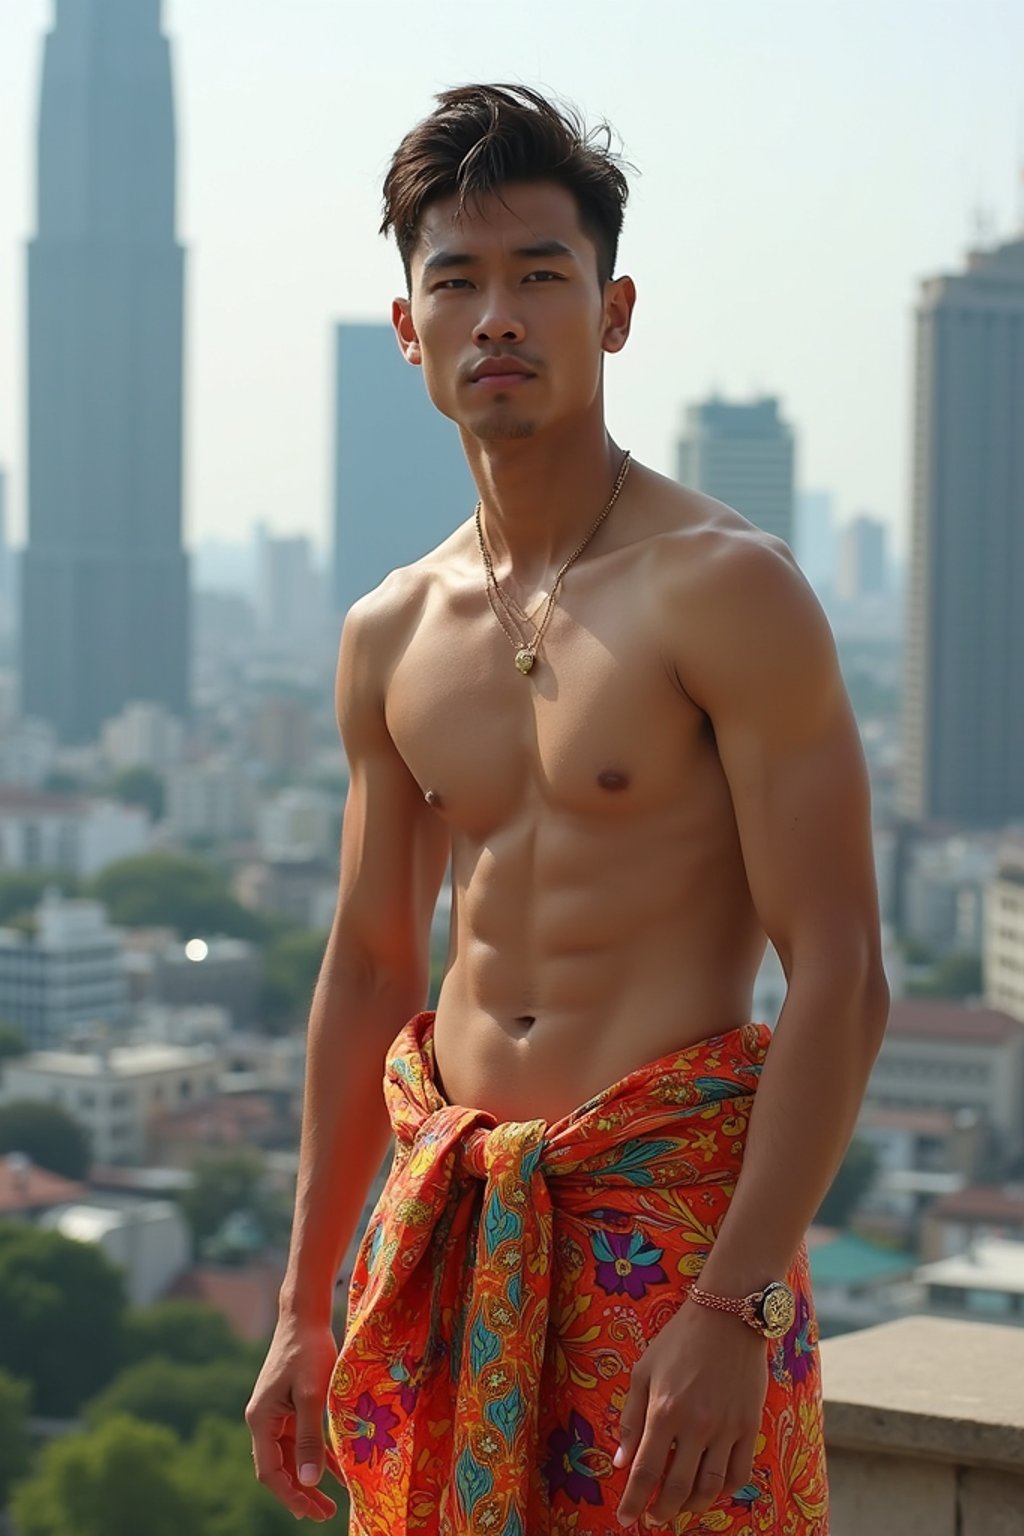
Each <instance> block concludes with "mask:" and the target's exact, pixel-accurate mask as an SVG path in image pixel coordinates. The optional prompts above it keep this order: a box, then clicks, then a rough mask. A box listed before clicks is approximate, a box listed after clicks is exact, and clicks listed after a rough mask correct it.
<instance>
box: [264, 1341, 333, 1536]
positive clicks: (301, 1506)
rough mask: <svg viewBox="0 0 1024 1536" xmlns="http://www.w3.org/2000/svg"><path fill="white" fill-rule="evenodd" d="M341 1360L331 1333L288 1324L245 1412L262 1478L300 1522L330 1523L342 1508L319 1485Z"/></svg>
mask: <svg viewBox="0 0 1024 1536" xmlns="http://www.w3.org/2000/svg"><path fill="white" fill-rule="evenodd" d="M337 1356H338V1350H337V1346H336V1344H335V1342H334V1334H333V1333H332V1332H331V1329H330V1328H325V1327H322V1326H316V1327H313V1326H310V1325H302V1324H298V1323H295V1322H290V1321H287V1320H285V1319H282V1320H281V1321H280V1322H279V1323H278V1325H277V1328H276V1330H275V1333H274V1337H273V1339H272V1340H271V1341H270V1349H269V1350H268V1352H267V1358H266V1360H265V1361H264V1363H263V1369H262V1370H261V1371H260V1374H259V1376H258V1378H257V1380H256V1385H255V1386H254V1387H253V1391H252V1396H251V1398H250V1399H249V1402H248V1404H247V1405H246V1409H245V1422H246V1423H247V1424H248V1426H249V1429H250V1431H251V1432H252V1456H253V1463H254V1470H255V1472H256V1476H257V1478H258V1479H259V1481H260V1482H261V1483H263V1484H264V1485H265V1487H267V1488H269V1489H270V1491H271V1493H273V1494H274V1495H275V1496H276V1497H277V1498H278V1499H280V1501H281V1503H282V1504H284V1505H285V1507H286V1508H287V1509H289V1510H291V1512H292V1514H293V1515H294V1516H295V1517H296V1519H300V1518H301V1517H302V1516H304V1515H305V1516H308V1517H309V1518H310V1519H311V1520H329V1519H330V1518H331V1516H332V1515H333V1514H334V1513H335V1512H336V1510H337V1508H338V1506H337V1504H335V1502H334V1500H333V1499H329V1498H328V1497H327V1495H326V1494H325V1493H321V1492H320V1489H319V1488H318V1487H317V1486H316V1485H317V1483H319V1481H320V1479H321V1477H323V1474H324V1462H325V1460H326V1461H327V1462H328V1463H329V1464H330V1467H331V1471H332V1472H333V1473H334V1474H335V1476H336V1477H338V1479H339V1481H340V1480H341V1477H340V1472H339V1469H338V1466H337V1463H336V1460H335V1457H334V1453H333V1452H332V1451H331V1449H330V1448H329V1447H328V1446H326V1445H325V1443H324V1405H325V1404H326V1402H327V1388H328V1384H329V1383H330V1379H331V1372H332V1371H333V1369H334V1363H335V1360H336V1359H337Z"/></svg>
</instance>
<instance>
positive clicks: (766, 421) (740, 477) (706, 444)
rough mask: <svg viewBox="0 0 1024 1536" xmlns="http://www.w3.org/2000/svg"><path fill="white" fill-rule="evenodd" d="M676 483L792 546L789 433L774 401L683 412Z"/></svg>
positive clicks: (710, 404)
mask: <svg viewBox="0 0 1024 1536" xmlns="http://www.w3.org/2000/svg"><path fill="white" fill-rule="evenodd" d="M676 478H677V479H678V480H679V482H680V483H681V484H682V485H688V486H691V487H692V488H693V489H694V490H697V491H703V492H704V494H705V495H707V496H713V497H714V498H715V499H716V500H717V501H724V502H725V503H726V504H727V505H728V506H730V507H733V508H735V510H736V511H737V512H739V513H741V514H742V516H743V517H745V518H747V519H748V520H749V521H750V522H752V523H755V524H756V525H757V527H758V528H763V529H764V531H765V532H766V533H773V534H775V535H776V537H777V538H780V539H784V540H785V542H786V543H787V544H788V545H789V546H790V547H791V548H792V546H793V543H794V526H793V521H794V519H793V513H794V499H795V498H794V488H793V487H794V445H793V429H792V428H791V427H790V426H789V424H788V423H787V422H785V421H784V420H783V419H782V417H781V416H780V415H779V402H778V400H777V399H774V398H766V399H761V400H755V401H753V402H751V403H750V404H732V403H730V402H728V401H726V400H721V399H719V398H718V397H717V396H713V397H712V398H711V399H708V400H704V401H701V402H700V403H699V404H697V405H691V406H688V407H687V411H686V421H685V425H684V427H683V432H682V435H681V437H680V439H679V445H678V457H677V475H676Z"/></svg>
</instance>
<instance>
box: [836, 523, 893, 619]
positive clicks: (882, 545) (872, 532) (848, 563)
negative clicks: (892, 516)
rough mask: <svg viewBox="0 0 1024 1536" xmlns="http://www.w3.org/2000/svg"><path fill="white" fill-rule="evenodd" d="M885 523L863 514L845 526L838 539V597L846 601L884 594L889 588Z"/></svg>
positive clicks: (852, 601)
mask: <svg viewBox="0 0 1024 1536" xmlns="http://www.w3.org/2000/svg"><path fill="white" fill-rule="evenodd" d="M885 532H886V530H885V524H884V523H883V522H880V521H879V519H878V518H877V517H868V516H867V515H866V514H865V513H860V514H859V515H858V516H857V517H853V518H851V519H850V521H849V522H848V523H847V524H846V526H845V527H844V529H843V531H842V534H841V536H840V541H839V582H838V588H837V592H838V596H839V597H840V598H841V599H842V601H843V602H844V603H855V602H857V601H858V600H859V599H860V598H863V597H881V596H882V594H883V593H884V592H885V590H886V540H885Z"/></svg>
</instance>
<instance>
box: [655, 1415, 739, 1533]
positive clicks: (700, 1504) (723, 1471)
mask: <svg viewBox="0 0 1024 1536" xmlns="http://www.w3.org/2000/svg"><path fill="white" fill-rule="evenodd" d="M732 1449H733V1439H732V1436H731V1435H730V1436H729V1437H728V1438H722V1437H719V1438H718V1439H717V1440H713V1441H712V1442H711V1444H710V1445H709V1446H708V1447H707V1448H706V1449H705V1450H703V1453H702V1451H701V1448H700V1446H699V1443H698V1442H697V1441H691V1442H690V1446H689V1448H687V1447H686V1446H685V1444H680V1445H679V1446H678V1447H677V1449H676V1451H675V1452H674V1454H673V1456H672V1460H671V1461H670V1462H669V1465H668V1470H667V1471H666V1473H665V1481H664V1484H663V1485H662V1488H661V1491H660V1492H659V1494H658V1497H657V1499H656V1500H655V1502H654V1505H653V1507H652V1509H651V1519H652V1520H656V1521H659V1522H661V1521H663V1522H665V1523H667V1522H668V1521H669V1520H674V1519H675V1517H676V1515H677V1514H679V1512H680V1510H682V1509H687V1510H690V1511H692V1512H693V1513H694V1514H703V1513H704V1511H705V1510H706V1509H709V1508H710V1507H711V1505H712V1504H714V1502H715V1500H716V1499H720V1498H721V1497H722V1494H723V1493H724V1492H726V1491H727V1490H728V1491H729V1492H731V1491H732V1490H733V1489H735V1488H739V1487H740V1486H741V1484H742V1483H743V1482H744V1481H745V1479H743V1478H741V1479H740V1482H738V1483H733V1482H730V1481H729V1479H730V1476H731V1467H732Z"/></svg>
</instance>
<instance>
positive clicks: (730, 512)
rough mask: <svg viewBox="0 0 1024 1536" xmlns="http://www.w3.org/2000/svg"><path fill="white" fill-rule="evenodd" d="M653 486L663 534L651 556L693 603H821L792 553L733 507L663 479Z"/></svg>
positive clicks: (657, 536)
mask: <svg viewBox="0 0 1024 1536" xmlns="http://www.w3.org/2000/svg"><path fill="white" fill-rule="evenodd" d="M654 478H655V481H656V483H655V484H654V485H653V486H652V491H653V495H654V496H655V497H656V500H657V504H658V511H659V515H658V517H657V525H658V527H659V530H660V531H658V532H657V533H656V534H655V536H654V538H653V539H652V540H651V546H650V547H651V551H652V554H653V555H654V557H655V563H656V566H657V569H658V570H659V571H661V572H662V573H663V578H664V580H665V581H666V582H667V583H668V584H669V586H670V587H671V588H673V589H674V590H675V591H676V592H678V588H679V586H680V584H682V585H684V586H685V587H686V589H687V594H686V595H687V597H688V599H690V600H700V601H701V602H702V603H703V602H706V603H707V604H708V605H709V606H717V605H719V604H721V603H722V602H723V601H724V602H725V603H726V604H727V606H728V607H729V608H730V609H731V608H733V607H734V606H737V605H739V606H743V607H745V606H746V605H747V604H748V603H749V602H750V601H751V600H754V601H757V600H758V599H759V598H763V597H765V596H768V597H770V596H771V594H772V593H773V592H777V593H779V594H782V595H785V594H787V593H788V594H790V595H791V594H792V593H793V591H794V590H795V589H799V590H801V591H802V592H803V593H805V595H806V596H807V597H809V598H810V599H811V600H812V601H816V599H815V598H814V594H813V592H812V591H811V589H810V587H809V585H808V583H807V581H806V579H805V577H804V575H803V572H802V571H801V570H800V567H799V565H798V564H797V561H796V558H795V556H794V555H793V552H792V550H791V549H790V547H789V545H788V544H787V543H786V542H785V540H784V539H781V538H778V537H777V536H776V535H775V534H772V533H767V532H766V531H765V530H764V529H763V528H759V527H758V526H757V524H756V523H752V522H751V521H750V520H749V519H748V518H746V517H744V516H743V514H742V513H741V512H738V511H737V510H736V508H735V507H732V506H730V505H729V504H728V503H727V502H724V501H719V500H718V499H717V498H716V497H714V496H709V495H707V494H706V493H705V492H703V491H697V490H694V489H693V488H692V487H690V486H685V485H679V484H678V483H676V482H675V481H670V480H667V479H665V478H664V477H663V476H657V477H654Z"/></svg>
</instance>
